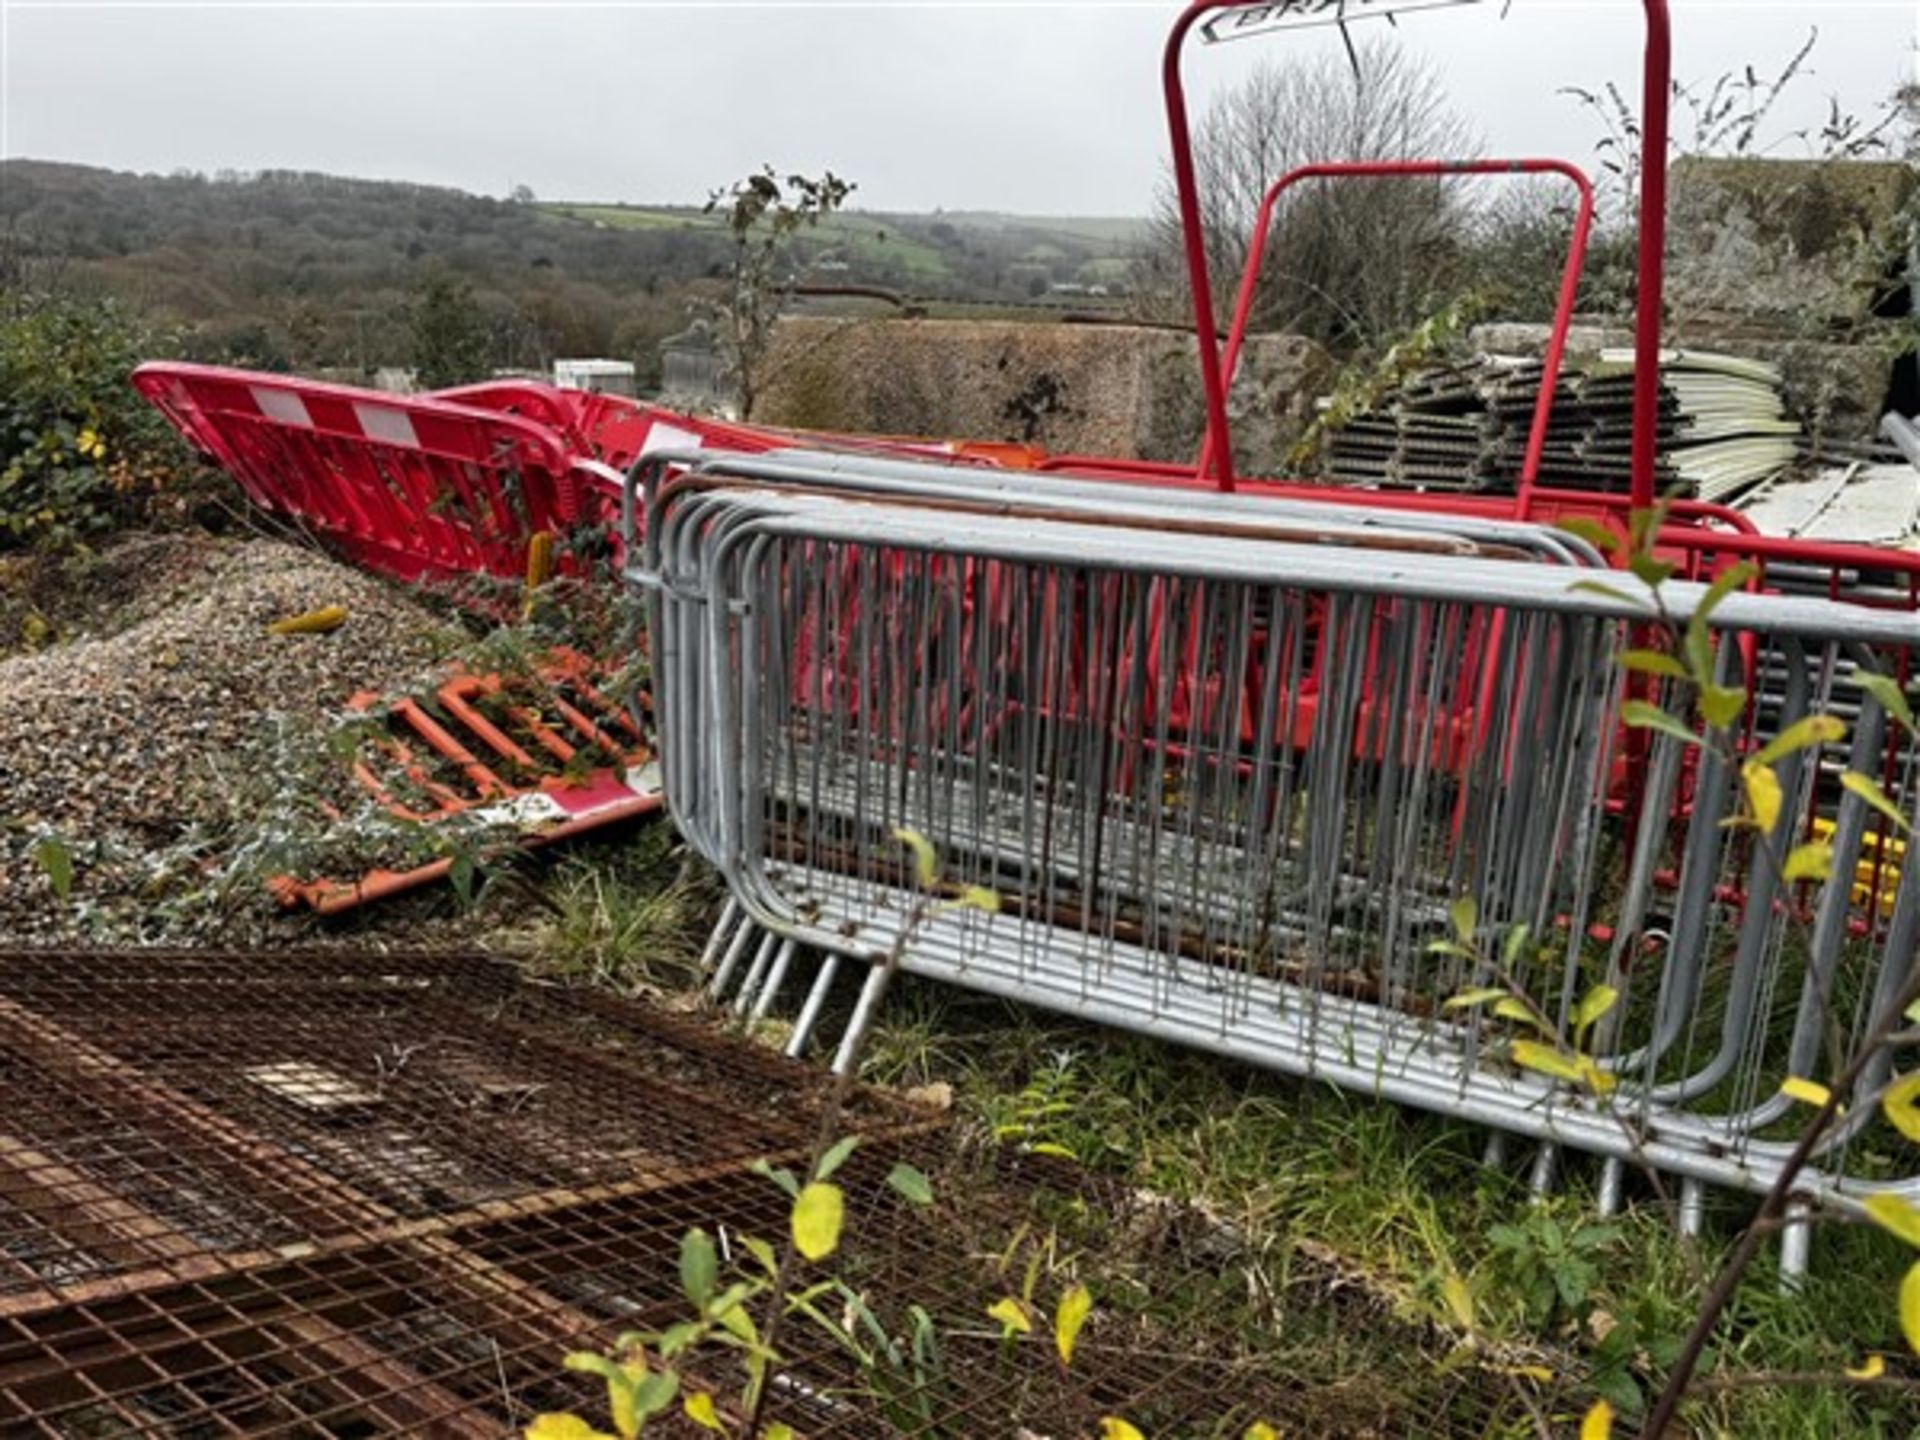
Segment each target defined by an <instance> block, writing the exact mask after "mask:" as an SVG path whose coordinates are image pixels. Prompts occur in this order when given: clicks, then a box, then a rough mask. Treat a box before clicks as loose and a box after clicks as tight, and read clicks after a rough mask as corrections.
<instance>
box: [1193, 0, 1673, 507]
mask: <svg viewBox="0 0 1920 1440" xmlns="http://www.w3.org/2000/svg"><path fill="white" fill-rule="evenodd" d="M1255 3H1257V0H1191V3H1190V4H1189V5H1188V6H1187V8H1186V9H1185V10H1183V11H1182V12H1181V13H1180V15H1179V17H1178V18H1177V19H1176V20H1175V21H1174V22H1173V28H1172V30H1171V32H1170V33H1169V34H1168V36H1167V43H1166V48H1165V49H1164V51H1163V52H1162V54H1161V62H1160V84H1161V90H1162V93H1163V96H1164V99H1165V102H1166V110H1167V137H1168V141H1169V144H1170V146H1171V148H1172V152H1173V178H1174V188H1175V191H1176V192H1177V194H1178V198H1179V204H1180V232H1181V236H1182V239H1183V241H1184V243H1185V246H1186V252H1187V276H1188V279H1189V281H1190V283H1191V285H1192V288H1193V320H1194V330H1195V334H1196V337H1197V340H1198V344H1199V351H1200V383H1201V388H1202V390H1203V391H1204V392H1205V397H1206V413H1207V444H1208V449H1209V452H1210V455H1209V459H1210V460H1211V467H1210V468H1211V469H1212V471H1213V472H1214V478H1215V480H1216V482H1217V483H1218V485H1219V488H1220V489H1222V490H1232V489H1234V488H1235V486H1236V481H1235V477H1234V473H1233V437H1232V431H1231V428H1230V426H1229V424H1228V421H1227V390H1226V383H1225V374H1224V367H1223V366H1222V363H1221V355H1220V342H1219V334H1218V330H1217V327H1216V326H1215V325H1214V321H1213V280H1212V276H1211V274H1210V273H1209V270H1208V266H1207V247H1206V226H1205V225H1204V223H1203V222H1202V220H1201V218H1200V186H1199V179H1198V175H1197V173H1196V171H1195V168H1194V162H1193V133H1192V127H1191V126H1190V124H1189V122H1188V117H1187V96H1186V86H1185V83H1184V82H1183V81H1182V79H1181V75H1180V56H1181V51H1182V50H1183V48H1184V47H1185V44H1186V38H1187V34H1188V32H1189V31H1191V30H1192V29H1193V27H1194V25H1195V24H1196V23H1197V22H1198V21H1199V20H1200V19H1201V17H1202V16H1204V15H1207V14H1209V13H1211V12H1213V11H1217V10H1241V9H1246V8H1248V7H1249V6H1251V5H1253V4H1255ZM1643 3H1644V5H1645V7H1646V12H1647V43H1646V56H1645V64H1644V69H1643V82H1644V83H1643V89H1642V97H1641V117H1640V119H1641V126H1640V128H1641V143H1642V151H1641V154H1642V163H1641V171H1640V275H1639V286H1638V290H1637V293H1636V295H1635V299H1634V357H1635V364H1634V386H1633V485H1632V490H1631V498H1632V502H1633V504H1634V505H1635V506H1640V507H1644V506H1648V505H1651V504H1653V501H1654V488H1653V481H1654V461H1655V454H1654V451H1655V441H1656V439H1657V434H1658V422H1659V402H1660V377H1659V369H1658V367H1659V359H1660V302H1661V286H1662V280H1663V273H1664V266H1663V260H1664V254H1665V245H1666V228H1667V107H1668V86H1669V83H1670V79H1671V73H1672V27H1671V25H1670V23H1669V20H1668V16H1667V3H1666V0H1643ZM1207 470H1208V467H1202V468H1200V469H1199V470H1198V471H1197V472H1196V473H1198V474H1199V475H1201V476H1202V478H1205V476H1206V475H1207Z"/></svg>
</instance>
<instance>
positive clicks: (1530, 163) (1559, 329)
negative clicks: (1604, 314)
mask: <svg viewBox="0 0 1920 1440" xmlns="http://www.w3.org/2000/svg"><path fill="white" fill-rule="evenodd" d="M1454 175H1560V176H1563V177H1564V178H1566V179H1567V180H1569V181H1571V182H1572V184H1573V187H1574V190H1575V191H1576V192H1577V193H1578V195H1579V205H1578V208H1577V209H1576V210H1575V212H1574V217H1573V232H1572V234H1571V235H1570V236H1569V237H1568V240H1567V262H1566V264H1565V266H1563V267H1562V269H1561V271H1560V293H1559V297H1558V299H1557V300H1556V301H1555V304H1554V309H1553V325H1552V327H1551V329H1550V330H1549V332H1548V335H1547V350H1546V355H1545V357H1544V358H1543V360H1542V362H1541V375H1540V396H1539V398H1538V399H1537V400H1536V401H1534V406H1533V425H1532V428H1531V429H1530V430H1529V431H1528V432H1527V449H1526V454H1525V455H1524V456H1523V457H1522V459H1521V463H1520V482H1519V486H1518V489H1517V493H1516V494H1515V496H1514V502H1513V512H1514V515H1515V517H1516V518H1518V519H1523V520H1524V519H1525V518H1527V516H1528V514H1529V513H1530V511H1531V510H1532V505H1533V490H1534V485H1535V482H1536V481H1537V480H1538V479H1539V475H1540V461H1541V457H1542V456H1543V455H1544V454H1545V453H1546V448H1547V421H1548V419H1549V418H1550V417H1551V416H1552V414H1553V395H1554V387H1555V386H1556V385H1557V384H1558V383H1559V380H1560V367H1561V364H1562V363H1563V362H1564V361H1565V359H1566V354H1567V334H1568V332H1569V331H1570V330H1572V328H1573V311H1574V306H1575V305H1576V304H1577V303H1578V302H1579V298H1580V274H1581V271H1582V270H1583V269H1584V268H1585V267H1586V260H1587V242H1588V240H1589V239H1590V237H1591V236H1592V233H1593V182H1592V181H1591V180H1590V179H1588V178H1587V174H1586V172H1585V171H1584V170H1582V169H1580V167H1579V166H1577V165H1572V164H1569V163H1568V162H1567V161H1565V160H1551V159H1519V160H1331V161H1325V162H1321V163H1318V164H1313V165H1301V166H1299V167H1298V168H1296V169H1293V170H1289V171H1288V172H1287V173H1286V174H1285V175H1282V176H1281V177H1280V178H1279V179H1278V180H1276V181H1274V182H1273V184H1272V185H1270V186H1269V187H1267V193H1266V195H1265V196H1264V197H1263V198H1262V199H1261V201H1260V213H1259V215H1258V217H1257V218H1256V219H1255V221H1254V225H1253V238H1252V240H1251V242H1250V243H1249V245H1248V247H1247V263H1246V266H1245V268H1244V269H1243V270H1242V271H1241V274H1240V293H1239V296H1238V297H1237V298H1236V299H1235V301H1234V305H1233V322H1232V323H1231V324H1230V325H1229V326H1228V327H1227V345H1226V355H1225V357H1224V358H1223V360H1222V361H1221V366H1220V370H1221V384H1222V385H1223V386H1225V387H1227V388H1229V389H1230V388H1231V387H1232V385H1233V377H1234V372H1235V371H1237V370H1238V369H1239V368H1240V351H1241V348H1242V347H1243V346H1244V345H1245V344H1246V339H1247V324H1248V322H1249V320H1250V319H1251V318H1252V315H1253V300H1254V295H1255V294H1256V293H1257V291H1258V288H1259V281H1260V271H1261V270H1262V269H1263V268H1264V266H1265V264H1266V258H1267V239H1268V236H1269V235H1270V233H1271V232H1272V229H1273V216H1274V212H1275V210H1276V209H1277V208H1278V207H1279V204H1280V197H1281V196H1282V195H1284V194H1286V192H1287V191H1289V190H1291V189H1292V188H1293V187H1294V186H1296V185H1298V184H1301V183H1302V182H1304V181H1307V180H1337V179H1374V180H1378V179H1395V178H1400V179H1410V178H1416V177H1432V178H1437V179H1444V178H1446V177H1448V176H1454ZM1212 452H1213V434H1212V432H1211V431H1209V432H1208V433H1207V436H1206V438H1205V439H1204V440H1203V441H1202V442H1201V446H1200V462H1199V473H1200V474H1202V475H1205V474H1206V473H1207V471H1208V469H1209V467H1210V465H1211V462H1212Z"/></svg>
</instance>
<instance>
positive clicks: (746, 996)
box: [733, 930, 793, 1015]
mask: <svg viewBox="0 0 1920 1440" xmlns="http://www.w3.org/2000/svg"><path fill="white" fill-rule="evenodd" d="M784 943H785V944H786V945H791V944H792V943H793V942H792V941H791V940H788V941H786V942H784ZM782 944H783V942H782V941H781V939H780V937H779V936H778V935H776V934H774V933H773V931H771V930H767V931H763V932H762V938H761V941H760V948H759V949H758V950H756V951H754V952H753V964H752V965H750V966H748V967H747V978H746V979H744V980H742V981H741V982H740V991H739V993H738V994H737V995H735V996H734V997H733V1013H734V1014H736V1015H744V1014H746V1013H747V1008H748V1007H749V1006H751V1005H752V1004H753V997H754V996H755V995H757V994H759V993H760V982H761V980H762V979H764V978H765V977H766V973H767V967H768V966H769V965H771V964H772V963H773V955H774V951H775V950H777V949H780V948H782Z"/></svg>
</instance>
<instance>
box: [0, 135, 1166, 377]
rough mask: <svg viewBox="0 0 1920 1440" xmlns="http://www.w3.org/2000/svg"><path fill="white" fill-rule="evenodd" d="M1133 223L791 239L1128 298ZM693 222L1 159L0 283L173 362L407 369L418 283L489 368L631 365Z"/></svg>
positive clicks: (715, 261)
mask: <svg viewBox="0 0 1920 1440" xmlns="http://www.w3.org/2000/svg"><path fill="white" fill-rule="evenodd" d="M1140 228H1141V225H1140V222H1138V221H1132V220H1124V219H1112V218H1101V217H1090V218H1079V217H1050V216H1019V215H1002V214H995V213H990V212H979V211H951V212H941V213H937V214H933V215H904V214H901V215H895V214H886V213H882V212H877V211H863V210H862V211H849V212H844V213H841V214H838V215H835V216H832V217H829V219H828V220H827V221H825V222H824V223H823V224H822V225H821V226H820V227H819V229H818V231H817V232H813V233H810V234H809V235H808V236H807V237H806V240H805V244H806V248H807V249H808V251H809V252H810V254H811V258H812V259H813V260H814V261H815V262H817V269H816V271H815V278H816V279H818V280H822V281H828V282H835V281H838V282H842V283H846V284H849V285H855V286H877V287H884V288H888V289H892V290H895V291H899V292H905V293H908V294H912V295H916V296H926V297H930V298H933V299H936V300H941V301H947V302H953V303H965V304H1012V303H1017V302H1026V301H1030V300H1032V299H1035V298H1038V297H1041V296H1045V295H1047V294H1049V293H1050V292H1051V291H1054V290H1055V289H1056V287H1065V289H1064V290H1063V291H1061V292H1060V293H1062V294H1069V295H1072V296H1076V297H1078V296H1083V295H1085V294H1086V293H1087V291H1088V289H1089V287H1092V286H1096V285H1097V286H1099V287H1101V288H1103V289H1106V290H1108V291H1109V292H1110V293H1112V292H1117V291H1118V290H1120V289H1122V288H1124V285H1125V282H1126V277H1127V275H1128V273H1129V265H1130V256H1131V253H1132V245H1133V243H1134V241H1135V239H1136V238H1137V236H1138V234H1139V231H1140ZM728 254H729V245H728V241H727V237H726V234H725V232H724V230H723V228H722V227H721V224H720V222H719V220H718V219H717V217H715V216H712V215H708V214H706V213H704V212H703V211H702V210H701V209H700V208H698V207H697V206H673V205H616V204H606V203H599V202H591V201H564V202H550V203H548V202H542V203H534V202H526V203H519V202H513V201H505V200H496V199H492V198H489V197H486V196H479V195H470V194H467V193H465V192H463V191H459V190H453V189H447V188H444V187H436V186H426V185H412V184H403V183H395V182H388V181H373V180H355V179H349V178H343V177H340V176H333V175H324V174H314V173H309V172H298V171H267V172H262V173H259V174H249V175H238V174H231V173H222V174H218V175H214V176H206V175H201V174H196V173H191V172H179V173H176V174H173V175H139V174H131V173H126V172H119V171H111V170H103V169H97V168H94V167H91V166H84V165H67V164H58V163H52V162H46V161H36V160H6V161H0V283H10V284H27V285H42V286H44V285H58V286H60V287H63V288H66V289H70V290H77V291H80V292H81V293H89V292H97V293H110V294H116V295H119V296H121V297H123V298H124V299H126V300H127V301H129V302H130V303H133V304H136V305H138V306H139V307H141V308H142V309H143V310H145V311H146V312H148V313H150V314H152V315H154V316H155V317H157V318H159V319H161V320H163V321H166V322H170V323H173V324H176V325H178V326H179V327H181V329H182V331H183V332H184V335H185V343H186V348H187V349H188V351H189V353H192V354H194V355H196V356H198V357H201V358H205V359H210V360H240V361H245V362H248V363H253V364H260V365H266V366H269V367H292V368H299V369H302V370H309V371H311V370H334V371H340V372H343V373H347V374H352V373H354V372H363V373H364V372H368V371H370V370H371V369H372V368H373V367H375V366H379V365H404V364H406V363H407V362H408V358H409V357H408V351H409V346H410V332H409V326H408V315H409V309H410V307H411V305H412V304H413V302H414V300H415V297H417V295H418V294H419V293H420V291H421V289H422V288H423V286H424V284H425V281H426V279H427V277H428V276H429V275H431V274H433V273H436V272H444V273H447V274H450V275H452V276H453V277H454V278H456V279H457V280H459V281H461V282H464V283H465V284H466V285H468V286H469V287H470V288H471V290H472V293H473V296H474V301H475V303H476V305H477V306H478V307H479V308H480V310H481V311H482V312H483V313H484V315H485V317H486V319H487V321H488V323H489V326H490V328H491V331H492V333H493V335H494V337H495V343H496V347H497V348H496V354H495V359H496V361H497V363H498V364H499V365H500V366H501V367H502V368H514V367H519V368H530V369H537V368H543V367H544V366H545V365H546V364H548V363H549V362H550V361H551V359H552V358H553V357H554V356H556V355H611V356H620V357H627V358H632V359H634V360H635V361H636V362H637V363H638V364H639V365H640V367H641V369H642V372H643V374H644V373H645V372H646V371H647V370H648V368H649V367H650V366H651V365H652V364H653V363H654V361H655V358H656V356H657V351H658V345H659V342H660V340H661V339H662V338H663V337H665V336H666V335H668V334H671V333H673V332H674V331H676V330H679V329H681V328H682V327H684V326H685V325H686V323H687V320H688V318H689V314H690V302H691V300H692V299H693V298H694V297H695V296H696V295H698V294H699V293H701V291H702V290H703V289H705V290H709V291H710V290H711V289H712V288H713V285H714V282H715V280H716V279H717V277H719V276H720V275H721V274H723V273H724V271H725V267H726V265H727V263H728Z"/></svg>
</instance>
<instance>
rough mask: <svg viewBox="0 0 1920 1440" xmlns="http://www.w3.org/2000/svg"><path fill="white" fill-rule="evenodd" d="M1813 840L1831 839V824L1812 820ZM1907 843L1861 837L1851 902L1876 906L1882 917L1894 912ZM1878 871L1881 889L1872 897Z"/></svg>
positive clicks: (1868, 833) (1820, 819)
mask: <svg viewBox="0 0 1920 1440" xmlns="http://www.w3.org/2000/svg"><path fill="white" fill-rule="evenodd" d="M1813 838H1814V839H1816V840H1819V841H1823V842H1831V841H1832V839H1833V822H1832V821H1831V820H1827V819H1823V818H1821V817H1819V816H1815V817H1814V821H1813ZM1906 859H1907V842H1906V841H1904V840H1899V839H1893V838H1888V839H1885V840H1883V839H1881V837H1880V836H1879V835H1876V834H1874V833H1873V832H1872V831H1868V832H1867V833H1866V834H1865V835H1863V836H1861V837H1860V858H1859V859H1858V860H1856V861H1855V862H1854V866H1853V903H1854V904H1856V905H1865V904H1867V903H1869V901H1870V900H1871V902H1872V903H1875V904H1877V905H1879V907H1880V913H1881V914H1882V915H1891V914H1892V913H1893V897H1894V894H1895V893H1896V892H1897V891H1898V890H1899V888H1900V867H1901V866H1902V865H1903V864H1905V863H1906ZM1876 870H1878V872H1879V881H1880V889H1879V894H1878V895H1874V894H1873V889H1874V883H1873V882H1874V878H1875V874H1874V872H1875V871H1876Z"/></svg>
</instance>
